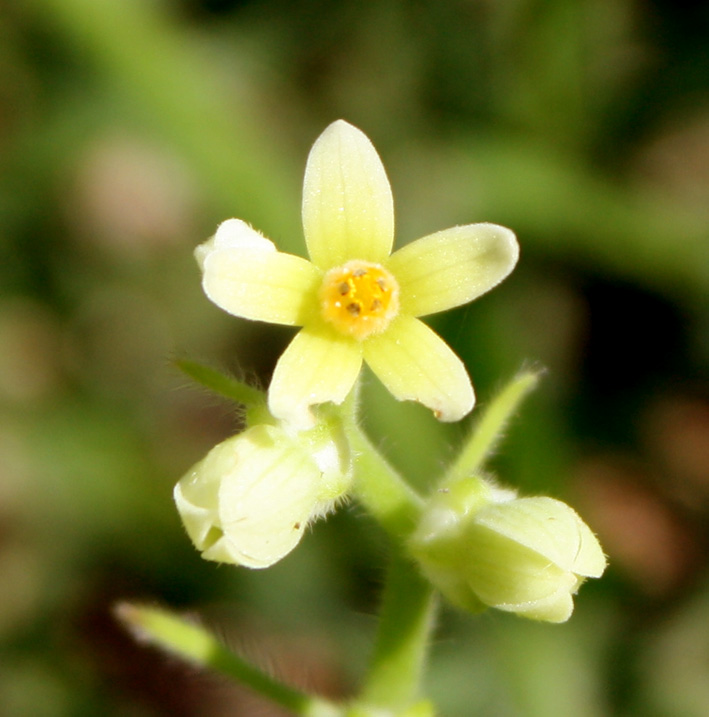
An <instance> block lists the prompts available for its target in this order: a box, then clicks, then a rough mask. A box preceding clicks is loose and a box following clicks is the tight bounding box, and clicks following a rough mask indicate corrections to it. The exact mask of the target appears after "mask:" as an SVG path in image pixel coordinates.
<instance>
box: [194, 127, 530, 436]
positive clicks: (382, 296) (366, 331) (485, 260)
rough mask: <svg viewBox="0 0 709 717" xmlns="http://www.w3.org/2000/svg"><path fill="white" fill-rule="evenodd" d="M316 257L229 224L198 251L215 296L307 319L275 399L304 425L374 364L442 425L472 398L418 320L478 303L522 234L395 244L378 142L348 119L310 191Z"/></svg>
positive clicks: (455, 362) (331, 138)
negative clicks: (365, 367)
mask: <svg viewBox="0 0 709 717" xmlns="http://www.w3.org/2000/svg"><path fill="white" fill-rule="evenodd" d="M303 229H304V232H305V240H306V244H307V247H308V253H309V255H310V259H311V261H307V260H306V259H303V258H302V257H298V256H294V255H292V254H286V253H282V252H278V251H277V250H276V248H275V246H274V244H273V243H272V242H271V241H269V240H268V239H266V238H264V237H263V236H262V235H261V234H259V233H258V232H257V231H255V230H254V229H252V228H251V227H250V226H249V225H247V224H246V223H245V222H243V221H241V220H238V219H230V220H227V221H225V222H223V223H222V224H221V225H220V226H219V228H218V230H217V233H216V234H215V236H214V237H212V238H211V239H210V240H209V241H208V242H206V243H205V244H203V245H201V246H200V247H198V249H197V251H196V256H197V259H198V262H199V263H200V265H201V267H202V270H203V286H204V290H205V293H206V294H207V296H208V297H209V298H210V299H211V300H212V301H213V302H214V303H215V304H217V305H218V306H220V307H221V308H222V309H224V310H225V311H227V312H229V313H231V314H234V315H236V316H241V317H244V318H248V319H255V320H261V321H269V322H272V323H277V324H286V325H292V326H302V327H303V328H302V329H301V330H300V332H299V333H298V334H297V335H296V336H295V338H294V339H293V341H292V342H291V344H290V345H289V346H288V348H287V349H286V351H285V352H284V353H283V355H282V356H281V357H280V359H279V361H278V364H277V365H276V369H275V372H274V374H273V379H272V381H271V385H270V388H269V398H268V400H269V407H270V410H271V412H272V413H273V415H274V416H276V417H277V418H280V419H283V420H285V421H287V422H289V423H290V424H292V425H293V426H294V427H296V428H298V429H302V428H308V427H310V426H311V425H313V415H312V413H311V411H310V407H311V406H312V405H314V404H318V403H324V402H327V401H332V402H333V403H335V404H339V403H342V401H344V399H345V398H346V396H347V395H348V394H349V392H350V390H351V389H352V386H353V385H354V383H355V380H356V379H357V376H358V374H359V372H360V369H361V366H362V361H363V360H364V361H366V362H367V364H369V366H370V368H371V369H372V370H373V371H374V373H375V374H376V375H377V376H378V377H379V379H380V380H381V381H382V382H383V383H384V385H385V386H386V387H387V388H388V389H389V391H391V393H392V394H393V395H394V396H395V397H396V398H397V399H399V400H415V401H419V402H420V403H422V404H424V405H425V406H427V407H429V408H430V409H432V410H433V412H434V414H435V415H436V417H437V418H439V419H440V420H443V421H456V420H458V419H460V418H462V417H463V416H465V415H466V414H467V413H468V412H469V411H470V410H471V409H472V407H473V404H474V402H475V397H474V393H473V388H472V385H471V383H470V379H469V378H468V374H467V372H466V370H465V367H464V366H463V364H462V362H461V361H460V359H459V358H458V357H457V356H456V355H455V354H454V353H453V351H451V349H450V348H449V347H448V346H447V344H446V343H445V342H444V341H443V340H442V339H441V338H440V337H439V336H438V335H437V334H436V333H434V332H433V331H432V330H431V329H430V328H428V327H427V326H426V325H425V324H424V323H423V322H421V321H420V320H419V319H418V318H416V317H419V316H425V315H428V314H433V313H436V312H439V311H444V310H446V309H450V308H453V307H455V306H460V305H461V304H465V303H467V302H469V301H471V300H472V299H475V298H476V297H478V296H480V295H481V294H483V293H485V292H486V291H488V290H489V289H491V288H492V287H494V286H495V285H496V284H498V283H499V282H500V281H502V279H504V278H505V277H506V276H507V275H508V274H509V273H510V272H511V271H512V269H513V267H514V265H515V263H516V262H517V256H518V246H517V241H516V239H515V236H514V234H513V233H512V232H511V231H510V230H509V229H506V228H504V227H501V226H497V225H495V224H487V223H482V224H469V225H466V226H458V227H453V228H451V229H445V230H443V231H439V232H436V233H435V234H431V235H429V236H426V237H423V238H422V239H418V240H417V241H415V242H412V243H411V244H408V245H407V246H404V247H403V248H402V249H399V250H398V251H396V252H394V253H393V254H392V253H391V250H392V246H393V242H394V209H393V201H392V195H391V188H390V186H389V181H388V179H387V176H386V173H385V170H384V167H383V165H382V163H381V160H380V159H379V156H378V154H377V152H376V150H375V149H374V147H373V146H372V144H371V142H370V141H369V139H368V138H367V137H366V136H365V135H364V134H363V133H362V132H361V131H360V130H358V129H356V128H355V127H353V126H352V125H350V124H348V123H346V122H344V121H342V120H340V121H337V122H334V123H333V124H331V125H330V126H329V127H328V128H327V129H326V130H325V131H324V132H323V133H322V135H321V136H320V137H319V138H318V140H317V141H316V142H315V144H314V146H313V148H312V150H311V151H310V156H309V158H308V163H307V167H306V170H305V180H304V187H303Z"/></svg>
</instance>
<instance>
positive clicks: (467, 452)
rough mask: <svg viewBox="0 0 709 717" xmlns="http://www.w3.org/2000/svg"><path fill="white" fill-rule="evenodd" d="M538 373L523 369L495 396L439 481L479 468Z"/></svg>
mask: <svg viewBox="0 0 709 717" xmlns="http://www.w3.org/2000/svg"><path fill="white" fill-rule="evenodd" d="M540 375H541V371H539V370H537V371H532V370H523V371H521V372H520V373H519V374H517V376H515V377H514V378H513V379H512V380H511V381H510V382H509V383H508V384H507V385H506V386H505V387H504V388H503V389H502V391H500V393H498V394H497V396H495V398H494V399H493V400H492V402H491V403H490V405H489V406H487V408H486V409H485V411H484V413H483V414H482V417H481V418H480V420H479V422H478V423H477V424H476V425H475V426H474V427H473V429H472V430H471V432H470V435H469V437H468V439H467V440H466V442H465V444H464V445H463V448H462V450H461V451H460V453H459V454H458V458H457V459H456V461H455V463H453V465H452V466H451V467H450V468H449V469H448V471H447V473H446V475H445V476H444V478H443V481H442V483H441V485H445V484H449V483H456V482H457V481H459V480H462V479H464V478H467V477H469V476H472V475H475V474H476V473H478V472H479V471H480V470H481V468H482V467H483V463H484V462H485V460H486V459H487V458H488V457H489V456H490V454H491V453H492V452H493V451H494V450H495V449H496V448H497V444H498V443H499V442H500V440H501V439H502V436H503V431H504V429H505V426H506V425H507V423H508V421H509V420H510V418H511V417H512V415H513V414H514V412H515V411H516V410H517V408H518V407H519V405H520V403H521V402H522V400H523V399H524V398H525V397H526V396H527V394H528V393H529V392H530V391H532V389H534V388H535V387H536V385H537V383H538V382H539V377H540Z"/></svg>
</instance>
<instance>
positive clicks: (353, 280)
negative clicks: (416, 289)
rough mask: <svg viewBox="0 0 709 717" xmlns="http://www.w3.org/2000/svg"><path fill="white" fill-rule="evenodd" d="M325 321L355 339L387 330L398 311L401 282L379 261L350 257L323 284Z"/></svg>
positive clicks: (323, 313) (322, 307) (327, 276)
mask: <svg viewBox="0 0 709 717" xmlns="http://www.w3.org/2000/svg"><path fill="white" fill-rule="evenodd" d="M319 296H320V306H321V309H322V316H323V318H324V319H325V321H327V322H329V323H330V324H332V325H333V326H334V327H335V328H336V329H337V330H338V331H341V332H342V333H343V334H348V335H349V336H354V337H355V338H356V339H360V340H361V339H364V338H366V337H367V336H370V335H371V334H376V333H380V332H382V331H384V329H386V327H387V326H389V324H390V322H391V320H392V319H393V318H394V317H395V316H396V315H397V314H398V313H399V285H398V284H397V283H396V279H394V277H393V276H392V275H391V274H390V273H389V272H388V271H387V270H386V269H385V268H384V267H383V266H381V265H380V264H371V263H369V262H366V261H357V260H355V261H348V262H347V264H345V265H344V266H338V267H335V268H334V269H330V271H328V272H327V274H325V278H324V279H323V283H322V286H321V287H320V294H319Z"/></svg>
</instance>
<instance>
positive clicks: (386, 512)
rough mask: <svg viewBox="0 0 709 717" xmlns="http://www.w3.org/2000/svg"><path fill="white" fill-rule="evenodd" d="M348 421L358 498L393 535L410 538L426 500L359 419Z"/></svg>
mask: <svg viewBox="0 0 709 717" xmlns="http://www.w3.org/2000/svg"><path fill="white" fill-rule="evenodd" d="M344 425H345V431H346V433H347V438H348V440H349V442H350V447H351V449H352V452H353V454H354V459H353V461H354V476H355V478H354V493H355V496H356V497H357V500H359V502H360V503H362V505H364V507H365V508H366V509H367V510H368V511H369V512H370V513H371V514H372V515H373V516H374V517H375V518H376V520H377V521H378V522H379V523H380V524H381V525H382V527H383V528H384V529H385V530H386V531H387V532H388V533H389V534H390V535H391V536H392V537H393V538H395V539H396V540H397V541H401V540H402V539H405V538H407V537H408V536H409V534H410V533H411V531H412V530H413V529H414V528H415V527H416V524H417V522H418V519H419V517H420V515H421V509H422V507H423V500H422V499H421V497H420V496H419V495H418V493H416V491H415V490H414V489H413V488H412V487H411V486H410V485H409V484H408V483H407V482H406V481H405V480H404V479H403V478H402V477H401V476H400V475H399V474H398V473H397V472H396V471H395V470H394V469H393V468H392V467H391V466H390V465H389V464H388V463H387V462H386V460H385V459H384V458H383V456H382V455H381V454H380V453H379V451H377V450H376V448H374V446H373V445H372V444H371V442H370V440H369V438H368V437H367V436H366V434H365V433H364V431H363V430H362V429H361V428H360V427H359V426H358V425H357V422H356V420H354V419H351V420H346V421H345V423H344Z"/></svg>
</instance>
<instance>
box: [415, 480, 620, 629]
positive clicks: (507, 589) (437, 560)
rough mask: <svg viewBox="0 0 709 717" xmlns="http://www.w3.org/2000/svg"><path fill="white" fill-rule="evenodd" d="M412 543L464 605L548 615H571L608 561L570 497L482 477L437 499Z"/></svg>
mask: <svg viewBox="0 0 709 717" xmlns="http://www.w3.org/2000/svg"><path fill="white" fill-rule="evenodd" d="M410 549H411V552H412V553H413V555H414V556H415V557H416V559H417V560H418V561H419V563H420V565H421V568H422V570H423V572H424V574H425V575H426V576H427V577H428V578H429V579H430V580H431V582H433V583H434V584H435V585H436V586H437V587H438V588H439V589H440V590H441V592H442V593H443V594H444V595H446V597H448V599H449V600H450V601H451V602H453V603H454V604H456V605H458V606H459V607H462V608H464V609H467V610H471V611H473V612H479V611H481V610H484V609H485V608H486V607H495V608H498V609H499V610H505V611H507V612H515V613H517V614H518V615H521V616H523V617H528V618H532V619H535V620H546V621H548V622H565V621H566V620H568V619H569V617H570V616H571V613H572V612H573V608H574V606H573V598H572V595H574V594H575V593H576V592H577V590H578V589H579V587H580V586H581V584H582V583H583V582H584V580H585V579H586V578H589V577H594V578H597V577H600V576H601V574H602V573H603V571H604V569H605V567H606V559H605V556H604V555H603V551H602V550H601V546H600V545H599V543H598V540H597V539H596V536H595V535H594V534H593V533H592V532H591V530H590V529H589V527H588V526H587V525H586V524H585V523H584V522H583V521H582V520H581V518H580V517H579V516H578V514H577V513H576V512H575V511H574V510H572V509H571V508H570V507H569V506H568V505H566V504H565V503H562V502H561V501H558V500H554V499H553V498H543V497H541V498H517V497H516V495H515V493H514V492H513V491H508V490H503V489H500V488H497V487H495V486H492V485H490V484H488V483H485V482H484V481H482V480H480V479H477V478H471V479H468V480H465V481H460V482H458V483H456V484H455V485H453V486H451V487H450V488H446V489H443V490H442V491H441V492H439V493H438V494H436V495H435V496H434V497H433V498H432V499H431V500H430V502H429V505H428V507H427V509H426V510H425V511H424V514H423V517H422V520H421V523H420V524H419V526H418V528H417V530H416V531H415V533H414V534H413V536H412V538H411V543H410Z"/></svg>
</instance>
